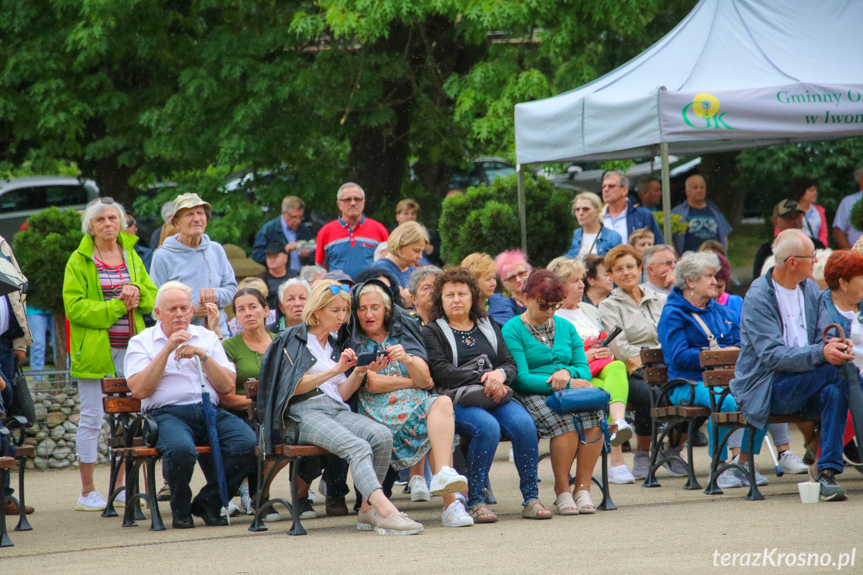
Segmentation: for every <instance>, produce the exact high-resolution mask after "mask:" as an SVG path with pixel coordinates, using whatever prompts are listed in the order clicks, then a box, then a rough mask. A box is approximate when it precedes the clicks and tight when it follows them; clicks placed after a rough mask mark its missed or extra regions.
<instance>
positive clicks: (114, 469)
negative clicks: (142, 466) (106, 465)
mask: <svg viewBox="0 0 863 575" xmlns="http://www.w3.org/2000/svg"><path fill="white" fill-rule="evenodd" d="M117 460H118V457H117V456H116V455H114V453H113V450H112V453H111V455H110V467H111V471H110V473H109V474H108V504H107V505H106V506H105V509H104V510H103V511H102V517H117V510H116V509H114V499H115V498H116V497H117V495H118V494H119V492H118V493H114V486H115V485H116V484H117V474H118V473H119V472H120V464H119V463H118V462H117Z"/></svg>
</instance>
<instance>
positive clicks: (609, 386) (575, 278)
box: [548, 258, 635, 484]
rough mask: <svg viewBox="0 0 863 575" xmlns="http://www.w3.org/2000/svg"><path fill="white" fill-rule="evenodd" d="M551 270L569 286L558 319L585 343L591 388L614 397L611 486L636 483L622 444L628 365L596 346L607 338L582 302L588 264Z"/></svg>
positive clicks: (565, 263)
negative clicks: (585, 268)
mask: <svg viewBox="0 0 863 575" xmlns="http://www.w3.org/2000/svg"><path fill="white" fill-rule="evenodd" d="M548 270H549V271H551V272H553V273H555V274H557V276H558V277H559V278H560V279H561V280H562V281H563V283H564V285H565V286H566V299H565V300H563V306H562V307H561V308H560V309H559V310H557V312H555V314H554V315H555V316H557V317H561V318H563V319H565V320H567V321H569V322H570V323H571V324H572V325H574V326H575V330H576V331H577V332H578V336H579V337H580V338H581V339H582V341H584V354H585V355H586V356H587V363H588V366H589V367H590V373H591V375H593V377H592V378H591V380H590V383H591V385H593V386H594V387H599V388H601V389H604V390H606V391H607V392H608V393H609V394H610V395H611V403H610V406H609V416H610V417H609V419H610V421H611V423H614V424H616V425H617V433H615V435H614V436H612V439H611V468H610V469H609V470H608V480H609V481H610V482H611V483H618V484H623V483H634V482H635V478H634V477H633V476H632V474H631V473H630V472H629V470H628V469H627V468H626V464H625V463H624V461H623V451H622V450H621V448H620V445H621V444H622V443H623V442H624V441H627V440H629V438H630V437H632V427H630V425H629V424H628V423H626V417H625V416H626V401H627V398H628V396H629V380H628V379H627V376H626V366H625V365H624V364H623V362H622V361H617V360H615V359H614V358H613V357H612V355H611V351H610V350H609V349H608V348H607V347H593V345H594V344H595V343H596V342H598V341H599V339H600V338H604V337H605V336H607V333H606V332H605V330H603V328H602V323H600V321H599V311H598V310H597V309H596V308H595V307H594V306H592V305H590V304H587V303H584V302H582V301H581V298H582V296H583V295H584V264H582V263H581V262H580V261H578V260H573V259H569V258H555V259H553V260H551V263H549V264H548Z"/></svg>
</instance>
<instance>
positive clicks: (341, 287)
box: [330, 284, 351, 295]
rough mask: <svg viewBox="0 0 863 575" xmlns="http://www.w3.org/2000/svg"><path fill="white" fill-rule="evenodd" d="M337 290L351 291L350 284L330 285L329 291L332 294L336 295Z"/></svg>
mask: <svg viewBox="0 0 863 575" xmlns="http://www.w3.org/2000/svg"><path fill="white" fill-rule="evenodd" d="M339 290H341V291H343V292H345V293H351V286H349V285H348V284H342V285H339V286H330V293H332V294H334V295H338V294H339Z"/></svg>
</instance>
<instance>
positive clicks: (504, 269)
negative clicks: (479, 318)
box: [488, 250, 532, 325]
mask: <svg viewBox="0 0 863 575" xmlns="http://www.w3.org/2000/svg"><path fill="white" fill-rule="evenodd" d="M494 263H495V265H497V275H498V277H500V282H501V283H502V284H503V287H504V288H506V293H508V294H509V297H507V296H505V295H504V294H500V293H495V294H492V295H491V296H489V298H488V316H489V317H490V318H491V319H493V320H494V321H495V322H496V323H497V324H498V325H503V324H505V323H506V322H508V321H509V320H510V319H512V318H513V317H515V316H517V315H518V314H520V313H524V309H525V308H524V299H523V297H522V294H521V290H522V289H523V288H524V280H526V279H527V274H529V273H530V270H531V269H532V268H531V267H530V264H529V263H527V256H526V255H525V254H524V252H522V251H521V250H509V251H505V252H501V253H500V254H498V256H497V257H496V258H494Z"/></svg>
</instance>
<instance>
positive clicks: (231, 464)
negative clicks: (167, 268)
mask: <svg viewBox="0 0 863 575" xmlns="http://www.w3.org/2000/svg"><path fill="white" fill-rule="evenodd" d="M153 313H154V315H155V317H156V319H157V320H158V323H157V324H156V326H155V327H151V328H148V329H145V330H144V331H142V332H141V333H140V334H138V335H137V336H135V337H133V338H132V339H131V340H129V347H128V350H127V352H126V358H125V361H124V363H123V367H124V370H125V373H126V379H127V381H128V384H129V389H130V390H131V391H132V394H133V395H134V396H135V397H136V398H138V399H140V400H141V410H142V411H143V412H144V413H145V414H148V415H150V416H151V417H153V419H155V421H156V423H157V424H158V426H159V437H158V440H157V441H156V448H157V449H158V450H159V451H160V452H162V465H163V474H164V476H165V480H166V481H167V483H168V485H169V486H170V488H171V512H172V514H173V522H172V525H173V527H174V528H175V529H188V528H191V527H194V526H195V522H194V520H193V518H192V515H197V516H198V517H200V518H201V519H203V520H204V523H205V524H206V525H211V526H213V525H226V524H227V519H226V518H224V517H220V516H219V510H220V508H221V501H220V499H219V490H218V484H217V482H216V481H217V480H216V476H215V472H214V468H213V462H212V457H211V456H210V455H202V456H201V457H200V459H199V458H198V455H197V453H196V451H195V446H196V445H207V444H208V443H209V436H208V434H207V426H206V425H205V423H204V416H203V404H202V389H201V382H200V378H199V376H198V368H197V362H196V361H195V360H194V358H195V357H197V358H198V359H200V360H201V367H202V368H203V372H204V387H205V388H206V391H207V392H209V394H210V401H211V402H212V403H213V405H218V402H219V393H223V394H226V393H230V392H232V391H234V389H235V384H236V368H235V367H234V365H233V364H232V363H231V362H230V361H229V360H228V357H227V355H225V351H224V349H223V348H222V344H221V342H220V341H219V338H218V337H217V336H216V334H215V333H213V332H211V331H209V330H207V329H205V328H203V327H199V326H196V325H190V324H191V320H192V315H193V313H194V306H193V305H192V290H191V288H189V287H188V286H186V285H184V284H182V283H180V282H176V281H169V282H166V283H164V284H163V285H162V287H160V288H159V291H158V293H157V295H156V307H155V309H154V310H153ZM216 428H217V429H218V432H219V443H220V445H221V451H222V459H223V461H224V464H225V465H224V467H225V477H226V480H227V483H228V493H234V492H236V490H237V488H238V487H239V486H240V483H242V481H243V479H244V478H245V477H247V476H248V474H249V472H250V471H251V470H252V467H253V465H254V463H255V434H254V432H253V431H252V430H251V428H250V427H249V426H248V425H246V424H245V423H244V422H243V421H242V420H240V419H239V418H238V417H236V416H234V415H232V414H230V413H228V412H227V411H224V410H221V409H219V410H218V415H217V419H216ZM196 460H198V461H199V463H200V464H201V469H202V470H203V472H204V475H205V476H206V478H207V484H206V485H205V486H204V487H203V489H201V491H200V493H198V495H197V496H196V497H195V499H194V501H193V500H192V491H191V489H190V487H189V481H190V480H191V479H192V473H193V472H194V470H195V461H196Z"/></svg>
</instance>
